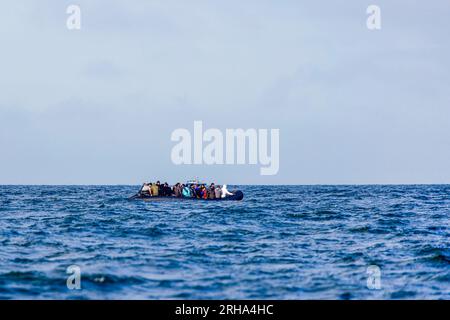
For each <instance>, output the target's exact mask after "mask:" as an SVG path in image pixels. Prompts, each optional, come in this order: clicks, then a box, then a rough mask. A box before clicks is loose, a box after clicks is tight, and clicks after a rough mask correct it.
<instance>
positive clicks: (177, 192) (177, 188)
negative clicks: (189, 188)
mask: <svg viewBox="0 0 450 320" xmlns="http://www.w3.org/2000/svg"><path fill="white" fill-rule="evenodd" d="M181 191H182V189H181V185H180V183H179V182H177V184H176V185H174V187H173V189H172V193H173V195H174V196H175V197H181Z"/></svg>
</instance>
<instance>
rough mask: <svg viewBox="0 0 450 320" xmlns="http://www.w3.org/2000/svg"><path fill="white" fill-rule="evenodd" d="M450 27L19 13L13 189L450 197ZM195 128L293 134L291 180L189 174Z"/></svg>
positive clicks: (447, 11)
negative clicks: (297, 188)
mask: <svg viewBox="0 0 450 320" xmlns="http://www.w3.org/2000/svg"><path fill="white" fill-rule="evenodd" d="M70 4H77V5H79V6H80V8H81V30H68V29H67V28H66V19H67V17H68V15H67V14H66V8H67V6H68V5H70ZM370 4H376V5H378V6H380V8H381V18H382V20H381V21H382V22H381V26H382V29H381V30H376V31H371V30H368V29H367V27H366V19H367V14H366V8H367V6H368V5H370ZM449 17H450V2H449V1H446V0H437V1H431V2H428V1H411V0H408V1H406V0H404V1H360V0H353V1H348V0H346V1H344V0H341V1H331V0H330V1H312V0H311V1H298V0H296V1H294V0H292V1H274V0H272V1H261V0H254V1H249V0H245V1H242V0H239V1H237V0H236V1H235V0H233V1H230V0H228V1H182V0H177V1H173V0H172V1H170V0H169V1H144V0H135V1H125V0H121V1H111V0H109V1H100V0H96V1H93V0H79V1H61V0H54V1H49V0H46V1H43V0H40V1H32V0H21V1H12V0H8V1H3V2H2V5H1V7H0V41H1V42H0V148H1V157H0V159H1V160H0V161H1V166H0V184H29V183H32V184H139V183H141V182H142V181H144V180H154V179H160V180H164V181H166V180H167V181H169V182H176V181H183V180H185V179H187V178H190V177H193V176H197V177H200V178H202V179H204V180H207V181H211V180H214V181H217V182H218V183H229V184H241V183H243V184H253V183H257V184H259V183H261V184H335V183H339V184H341V183H344V184H353V183H358V184H360V183H363V184H364V183H450V165H449V164H450V74H449V71H450V59H449V57H450V47H449V45H450V43H449V40H448V39H449V34H450V18H449ZM194 120H202V121H203V125H204V127H205V129H207V128H219V129H222V130H225V129H226V128H267V129H271V128H279V129H280V170H279V173H278V174H277V175H274V176H261V175H260V166H259V165H240V166H236V165H234V166H233V165H224V166H217V165H216V166H206V165H203V166H201V165H200V166H199V165H191V166H189V165H186V166H176V165H174V164H173V163H172V161H171V158H170V153H171V149H172V147H173V146H174V145H175V144H174V142H172V141H171V140H170V135H171V133H172V131H173V130H175V129H177V128H187V129H189V130H190V131H191V132H192V130H193V121H194Z"/></svg>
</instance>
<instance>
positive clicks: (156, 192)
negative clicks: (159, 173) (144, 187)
mask: <svg viewBox="0 0 450 320" xmlns="http://www.w3.org/2000/svg"><path fill="white" fill-rule="evenodd" d="M150 190H151V191H152V196H158V195H159V189H158V186H157V185H156V184H153V185H152V186H151V187H150Z"/></svg>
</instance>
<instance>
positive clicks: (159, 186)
mask: <svg viewBox="0 0 450 320" xmlns="http://www.w3.org/2000/svg"><path fill="white" fill-rule="evenodd" d="M156 186H157V187H158V195H160V196H162V195H163V186H162V185H161V182H159V180H158V181H156Z"/></svg>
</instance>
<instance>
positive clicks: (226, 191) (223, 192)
mask: <svg viewBox="0 0 450 320" xmlns="http://www.w3.org/2000/svg"><path fill="white" fill-rule="evenodd" d="M221 191H222V198H225V197H226V196H232V195H233V193H231V192H230V191H228V190H227V185H226V184H224V185H223V186H222V190H221Z"/></svg>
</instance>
